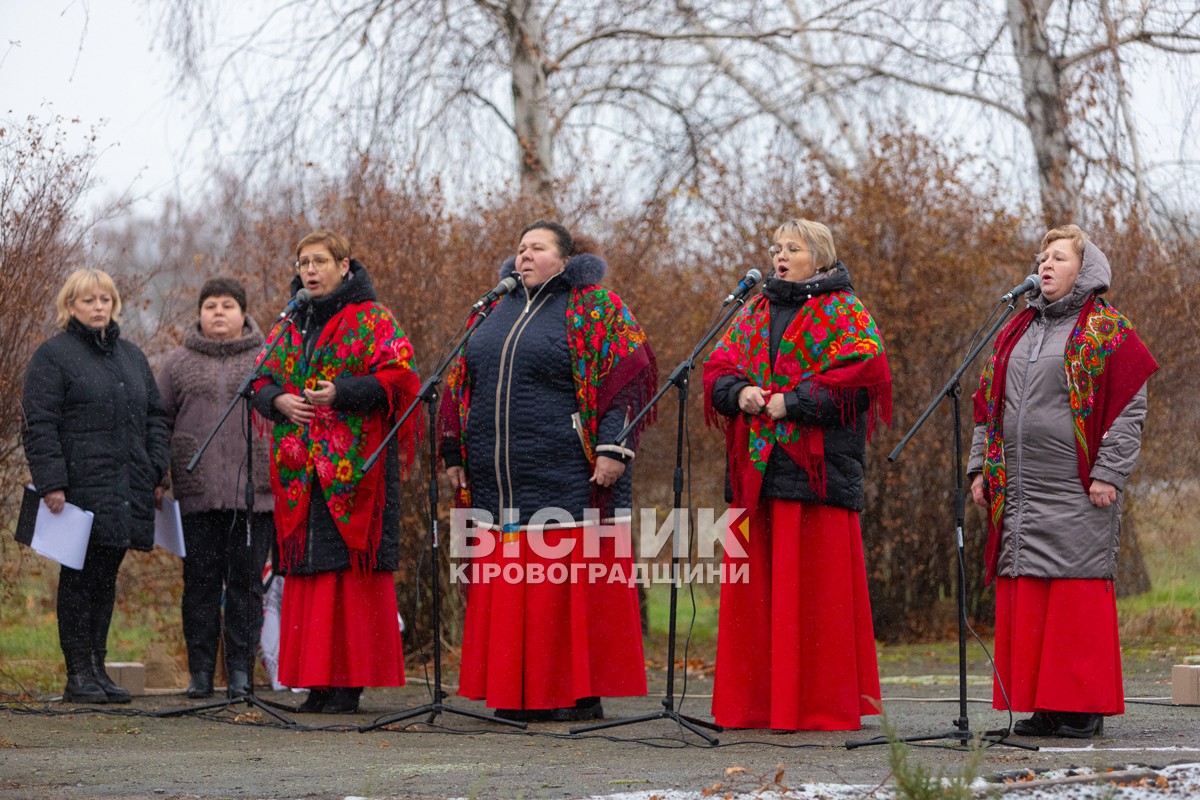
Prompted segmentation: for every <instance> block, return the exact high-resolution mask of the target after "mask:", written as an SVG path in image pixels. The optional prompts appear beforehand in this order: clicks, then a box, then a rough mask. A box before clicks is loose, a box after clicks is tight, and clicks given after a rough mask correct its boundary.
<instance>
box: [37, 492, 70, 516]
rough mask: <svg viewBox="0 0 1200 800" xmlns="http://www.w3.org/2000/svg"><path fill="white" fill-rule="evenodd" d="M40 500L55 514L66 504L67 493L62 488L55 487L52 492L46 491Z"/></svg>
mask: <svg viewBox="0 0 1200 800" xmlns="http://www.w3.org/2000/svg"><path fill="white" fill-rule="evenodd" d="M42 502H44V503H45V504H46V508H48V509H50V511H51V513H54V514H57V513H58V512H60V511H62V510H63V506H65V505H66V504H67V493H66V492H64V491H63V490H62V489H56V490H55V491H53V492H46V494H45V495H43V496H42Z"/></svg>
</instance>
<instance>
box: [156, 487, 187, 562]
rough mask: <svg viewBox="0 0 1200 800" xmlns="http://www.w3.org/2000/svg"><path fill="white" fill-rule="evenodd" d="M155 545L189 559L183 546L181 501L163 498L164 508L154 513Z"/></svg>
mask: <svg viewBox="0 0 1200 800" xmlns="http://www.w3.org/2000/svg"><path fill="white" fill-rule="evenodd" d="M154 543H155V544H156V545H158V546H159V547H162V548H164V549H166V550H170V551H171V552H172V553H174V554H175V555H177V556H179V557H180V558H187V549H186V548H185V547H184V546H183V519H182V518H181V517H180V516H179V501H178V500H176V499H175V498H173V497H163V499H162V508H160V509H158V510H157V511H155V512H154Z"/></svg>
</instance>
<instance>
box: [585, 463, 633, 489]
mask: <svg viewBox="0 0 1200 800" xmlns="http://www.w3.org/2000/svg"><path fill="white" fill-rule="evenodd" d="M624 474H625V464H624V463H623V462H621V461H620V460H618V459H615V458H609V457H608V456H596V471H595V472H593V473H592V480H591V482H592V483H594V484H596V485H597V486H604V487H605V488H607V487H609V486H612V485H613V484H614V483H616V482H617V478H620V477H621V476H622V475H624Z"/></svg>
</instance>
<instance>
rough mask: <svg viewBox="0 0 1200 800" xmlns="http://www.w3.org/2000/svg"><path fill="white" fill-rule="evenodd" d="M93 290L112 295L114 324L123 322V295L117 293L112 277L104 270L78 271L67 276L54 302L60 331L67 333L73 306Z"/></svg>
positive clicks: (56, 320)
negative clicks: (80, 297) (83, 295)
mask: <svg viewBox="0 0 1200 800" xmlns="http://www.w3.org/2000/svg"><path fill="white" fill-rule="evenodd" d="M92 289H99V290H100V291H102V292H108V293H109V294H111V295H112V299H113V308H112V319H113V322H120V321H121V293H120V292H118V291H117V285H116V284H115V283H113V279H112V276H111V275H109V274H108V273H107V272H105V271H104V270H102V269H77V270H75V271H74V272H72V273H71V274H70V275H68V276H67V281H66V283H64V284H63V285H62V288H61V289H59V290H58V297H57V298H56V299H55V301H54V309H55V312H56V314H57V317H56V319H55V322H56V323H57V324H58V327H59V328H60V329H62V330H64V331H65V330H66V329H67V324H68V323H69V322H70V321H71V304H72V303H74V302H75V301H76V300H77V299H78V298H79V296H80V295H82V294H84V293H85V292H88V291H90V290H92Z"/></svg>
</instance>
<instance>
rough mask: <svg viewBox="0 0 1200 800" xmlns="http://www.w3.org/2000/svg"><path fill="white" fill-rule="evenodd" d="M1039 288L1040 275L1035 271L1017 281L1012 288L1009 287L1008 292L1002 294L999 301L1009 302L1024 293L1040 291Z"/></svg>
mask: <svg viewBox="0 0 1200 800" xmlns="http://www.w3.org/2000/svg"><path fill="white" fill-rule="evenodd" d="M1041 288H1042V277H1041V276H1040V275H1038V274H1037V273H1034V274H1033V275H1030V276H1029V277H1028V278H1026V279H1025V280H1023V281H1021V282H1020V283H1018V284H1017V285H1016V286H1014V287H1013V288H1012V289H1010V290H1009V292H1008V294H1006V295H1004V297H1001V298H1000V302H1001V303H1011V302H1012V301H1013V300H1016V299H1017V298H1018V297H1020V296H1021V295H1023V294H1026V293H1027V292H1037V291H1041Z"/></svg>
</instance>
